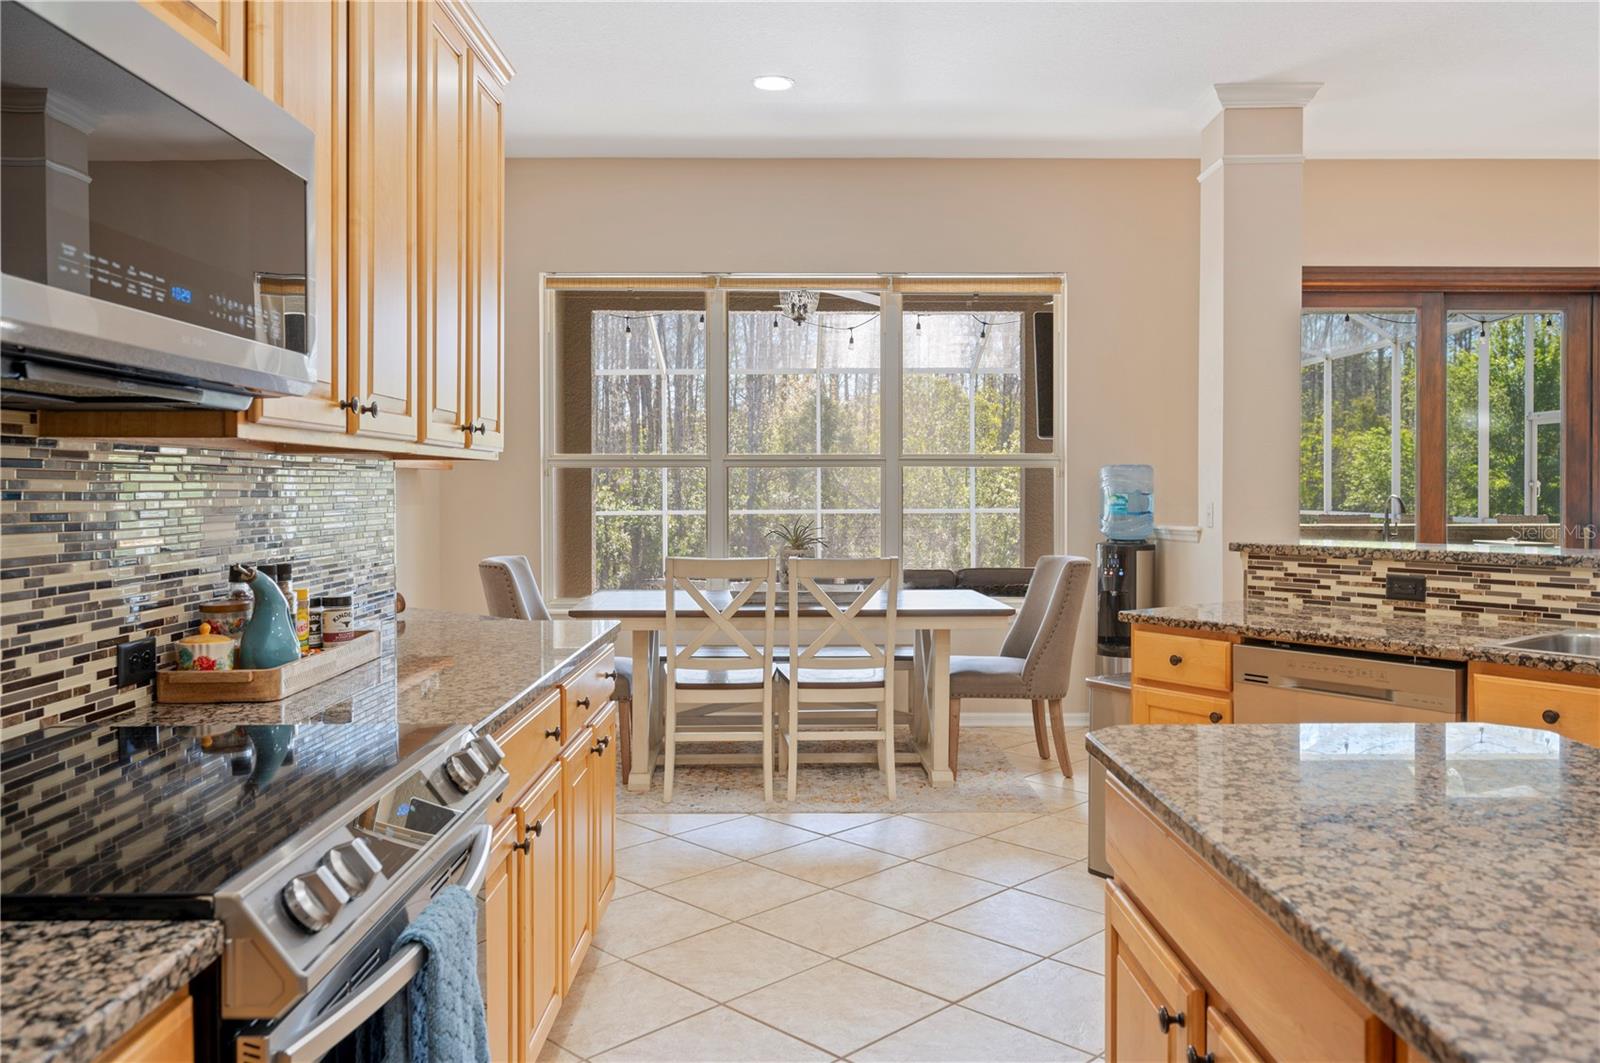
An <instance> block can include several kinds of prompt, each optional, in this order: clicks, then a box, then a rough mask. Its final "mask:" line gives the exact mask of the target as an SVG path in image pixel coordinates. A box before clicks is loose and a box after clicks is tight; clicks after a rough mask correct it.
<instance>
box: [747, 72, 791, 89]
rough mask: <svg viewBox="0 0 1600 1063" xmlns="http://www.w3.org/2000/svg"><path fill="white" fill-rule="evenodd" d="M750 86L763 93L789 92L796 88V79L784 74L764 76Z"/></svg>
mask: <svg viewBox="0 0 1600 1063" xmlns="http://www.w3.org/2000/svg"><path fill="white" fill-rule="evenodd" d="M750 84H752V85H754V86H755V87H756V88H758V89H760V90H761V91H762V92H787V91H789V90H790V89H792V88H794V78H791V77H785V76H783V75H782V74H762V75H761V76H760V77H758V78H756V79H755V80H754V81H752V82H750Z"/></svg>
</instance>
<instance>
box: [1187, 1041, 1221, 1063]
mask: <svg viewBox="0 0 1600 1063" xmlns="http://www.w3.org/2000/svg"><path fill="white" fill-rule="evenodd" d="M1184 1059H1186V1060H1187V1061H1188V1063H1217V1054H1216V1053H1215V1052H1207V1053H1206V1054H1205V1055H1203V1056H1202V1055H1201V1054H1200V1053H1199V1052H1196V1051H1195V1050H1194V1045H1190V1046H1189V1048H1188V1050H1187V1052H1186V1054H1185V1055H1184Z"/></svg>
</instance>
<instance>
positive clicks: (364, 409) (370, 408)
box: [356, 399, 378, 420]
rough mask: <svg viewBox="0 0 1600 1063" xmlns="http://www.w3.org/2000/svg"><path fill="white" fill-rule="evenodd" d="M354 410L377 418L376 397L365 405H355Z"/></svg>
mask: <svg viewBox="0 0 1600 1063" xmlns="http://www.w3.org/2000/svg"><path fill="white" fill-rule="evenodd" d="M356 412H357V413H364V414H367V415H368V416H370V417H371V418H372V419H373V420H377V418H378V400H377V399H373V400H372V401H371V402H369V403H367V404H366V405H365V406H357V407H356Z"/></svg>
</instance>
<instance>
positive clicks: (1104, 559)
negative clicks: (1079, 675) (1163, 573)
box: [1095, 541, 1156, 673]
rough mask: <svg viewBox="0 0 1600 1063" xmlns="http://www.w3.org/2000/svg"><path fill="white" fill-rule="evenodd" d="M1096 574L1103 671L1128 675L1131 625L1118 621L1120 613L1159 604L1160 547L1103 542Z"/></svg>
mask: <svg viewBox="0 0 1600 1063" xmlns="http://www.w3.org/2000/svg"><path fill="white" fill-rule="evenodd" d="M1095 571H1096V572H1097V573H1098V578H1099V582H1098V588H1097V589H1098V593H1097V594H1096V596H1095V602H1096V608H1097V612H1098V622H1097V624H1096V627H1095V649H1096V652H1098V653H1099V655H1100V671H1101V672H1102V673H1118V672H1126V671H1127V670H1128V668H1129V667H1130V664H1129V660H1128V658H1129V654H1130V653H1131V652H1132V643H1131V641H1130V633H1129V627H1128V624H1127V623H1126V622H1125V621H1122V620H1119V619H1117V614H1118V613H1120V612H1122V611H1123V610H1124V609H1148V608H1150V607H1151V606H1152V605H1154V604H1155V583H1156V544H1155V543H1153V542H1139V543H1127V542H1115V541H1106V542H1102V543H1100V544H1099V545H1097V546H1096V547H1095Z"/></svg>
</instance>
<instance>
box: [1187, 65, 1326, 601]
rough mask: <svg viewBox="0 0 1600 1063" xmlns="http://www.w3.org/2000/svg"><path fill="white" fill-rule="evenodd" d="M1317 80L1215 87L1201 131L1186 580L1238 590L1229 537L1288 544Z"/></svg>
mask: <svg viewBox="0 0 1600 1063" xmlns="http://www.w3.org/2000/svg"><path fill="white" fill-rule="evenodd" d="M1320 87H1321V86H1320V85H1317V84H1310V83H1299V82H1294V83H1286V82H1253V83H1243V84H1223V85H1218V86H1216V91H1217V98H1218V100H1220V101H1221V104H1222V113H1221V114H1219V115H1218V116H1217V117H1216V118H1215V119H1213V120H1212V122H1211V123H1210V125H1208V126H1207V127H1206V128H1205V130H1204V132H1203V133H1202V134H1201V159H1200V162H1201V170H1200V176H1199V181H1200V331H1199V341H1200V342H1199V370H1200V372H1199V388H1198V404H1199V411H1198V412H1199V439H1198V461H1197V469H1196V472H1197V480H1198V492H1197V497H1198V501H1199V508H1200V524H1201V526H1202V527H1203V528H1204V529H1205V530H1204V532H1203V534H1202V537H1201V541H1200V549H1199V551H1198V552H1197V554H1196V562H1197V564H1198V565H1199V566H1200V568H1199V571H1197V572H1196V573H1194V577H1195V578H1194V580H1193V581H1192V582H1193V585H1195V586H1198V587H1201V588H1204V590H1205V592H1206V595H1207V597H1209V598H1211V599H1215V600H1224V599H1230V598H1237V597H1239V594H1240V588H1241V581H1242V578H1243V577H1242V566H1241V564H1240V561H1239V558H1238V556H1237V555H1235V554H1233V553H1231V552H1230V551H1229V550H1228V544H1229V543H1231V542H1237V541H1243V540H1254V541H1266V542H1294V541H1295V540H1296V539H1297V538H1298V537H1299V512H1300V505H1299V497H1300V454H1299V451H1300V448H1299V446H1298V445H1297V440H1298V439H1299V435H1300V359H1299V357H1298V352H1299V350H1300V271H1301V266H1302V261H1301V258H1302V255H1301V248H1302V240H1301V227H1302V217H1301V214H1302V211H1301V178H1302V170H1303V167H1304V153H1303V141H1302V118H1303V117H1304V110H1305V106H1306V104H1307V103H1309V102H1310V101H1311V98H1312V97H1313V96H1315V95H1316V92H1317V89H1319V88H1320Z"/></svg>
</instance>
